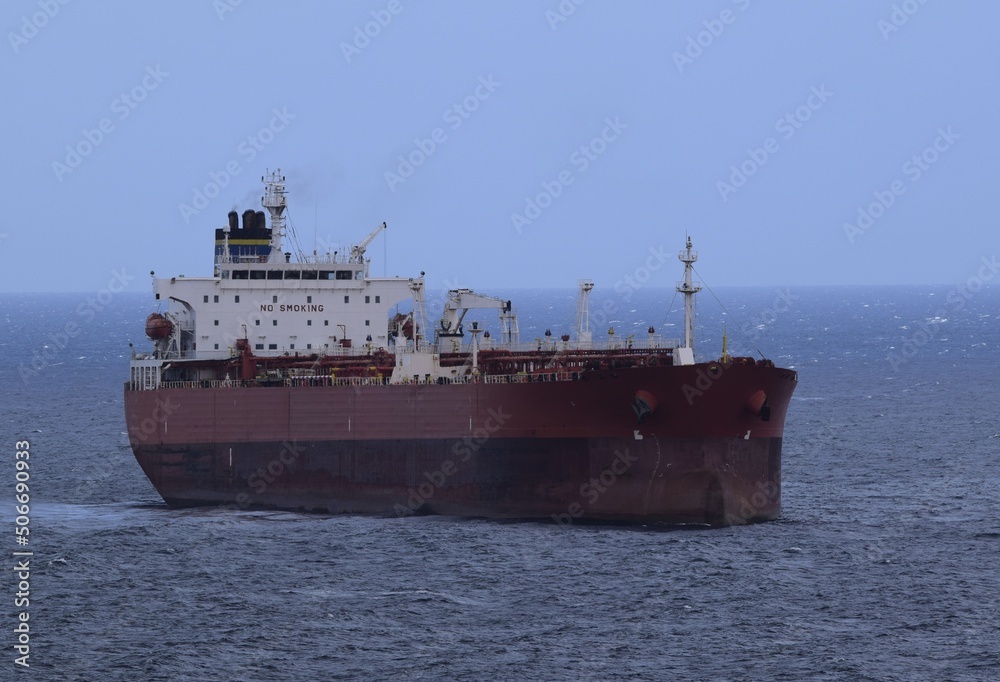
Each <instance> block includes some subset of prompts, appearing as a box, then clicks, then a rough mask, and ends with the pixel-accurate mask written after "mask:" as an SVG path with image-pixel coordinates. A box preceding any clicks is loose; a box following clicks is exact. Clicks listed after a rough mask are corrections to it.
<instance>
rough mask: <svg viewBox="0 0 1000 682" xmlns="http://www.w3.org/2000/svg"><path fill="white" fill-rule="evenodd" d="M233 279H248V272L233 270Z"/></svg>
mask: <svg viewBox="0 0 1000 682" xmlns="http://www.w3.org/2000/svg"><path fill="white" fill-rule="evenodd" d="M233 279H250V273H249V272H248V271H246V270H233Z"/></svg>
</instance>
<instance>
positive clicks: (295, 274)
mask: <svg viewBox="0 0 1000 682" xmlns="http://www.w3.org/2000/svg"><path fill="white" fill-rule="evenodd" d="M285 279H302V273H301V272H300V271H299V270H285Z"/></svg>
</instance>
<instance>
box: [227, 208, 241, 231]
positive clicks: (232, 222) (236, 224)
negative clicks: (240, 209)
mask: <svg viewBox="0 0 1000 682" xmlns="http://www.w3.org/2000/svg"><path fill="white" fill-rule="evenodd" d="M238 229H240V214H239V213H237V212H236V211H230V212H229V231H230V232H235V231H236V230H238Z"/></svg>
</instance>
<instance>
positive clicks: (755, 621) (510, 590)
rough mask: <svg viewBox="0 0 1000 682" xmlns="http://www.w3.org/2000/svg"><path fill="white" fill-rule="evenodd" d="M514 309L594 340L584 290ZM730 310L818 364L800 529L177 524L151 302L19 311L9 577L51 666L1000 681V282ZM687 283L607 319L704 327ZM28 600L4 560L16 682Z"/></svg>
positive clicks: (703, 335)
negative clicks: (151, 477)
mask: <svg viewBox="0 0 1000 682" xmlns="http://www.w3.org/2000/svg"><path fill="white" fill-rule="evenodd" d="M510 293H511V295H510V297H511V298H513V299H514V300H515V304H517V305H518V309H519V312H520V314H521V331H522V338H523V339H526V338H534V337H535V336H540V335H541V334H542V332H543V331H544V329H545V328H551V329H552V331H553V333H554V334H559V333H563V332H564V331H568V329H569V327H570V325H571V324H572V320H573V317H574V311H575V303H574V294H573V292H571V291H518V292H510ZM716 294H718V295H719V298H720V299H721V300H722V302H723V303H724V304H725V307H726V308H727V309H728V310H729V312H730V313H731V317H730V318H728V321H727V322H726V329H727V331H728V336H729V342H730V346H731V350H732V351H734V352H735V353H737V354H745V353H747V352H748V351H752V349H753V347H754V346H756V347H758V348H760V350H761V351H763V353H764V354H765V355H767V356H768V357H770V358H772V359H773V360H774V361H775V362H776V363H777V364H779V365H781V366H785V367H793V368H795V369H796V370H797V371H798V373H799V387H798V389H797V391H796V394H795V397H794V399H793V402H792V405H791V408H790V410H789V413H788V421H787V426H786V431H785V442H784V457H783V461H784V464H783V479H784V485H783V503H784V512H783V515H782V517H781V519H780V520H779V521H776V522H772V523H767V524H759V525H754V526H749V527H739V528H723V529H708V528H700V527H694V528H658V527H645V526H602V525H574V526H571V527H562V526H558V525H556V524H555V523H544V522H503V523H500V522H490V521H484V520H477V519H461V518H443V517H411V518H395V517H386V518H379V517H364V516H344V517H326V516H318V515H306V514H296V513H286V512H233V511H223V510H219V509H213V508H209V509H202V510H185V511H173V510H170V509H167V508H166V507H165V506H164V505H163V503H162V501H161V500H160V499H159V497H158V496H157V494H156V492H155V491H154V490H153V488H152V486H151V485H150V484H149V483H148V481H147V480H146V479H145V477H144V476H143V474H142V472H141V471H140V469H139V467H138V465H137V464H136V462H135V460H134V459H133V457H132V455H131V452H130V450H129V448H128V444H127V440H126V438H125V434H124V430H125V426H124V420H123V414H122V383H123V381H124V380H125V378H126V376H127V367H128V356H129V352H128V350H129V349H128V343H129V342H130V341H131V342H134V343H135V344H136V346H137V347H138V348H140V349H146V347H147V344H146V342H145V341H144V339H143V335H142V324H143V320H144V319H145V316H146V314H148V312H150V311H151V309H152V302H151V300H150V299H151V296H149V295H148V294H120V295H118V296H115V297H112V298H111V300H106V298H105V299H102V300H98V299H96V298H93V297H88V296H87V295H31V296H13V295H3V296H0V386H2V389H0V391H2V396H3V409H2V410H0V423H2V425H3V427H2V431H3V447H4V449H5V452H6V453H7V454H6V455H5V456H4V458H3V461H4V462H6V464H5V465H4V466H3V469H2V470H3V471H5V472H6V473H0V481H3V483H2V485H0V498H2V499H0V509H2V510H3V517H2V518H3V523H2V529H3V531H4V532H3V533H0V536H3V537H6V540H4V541H2V542H3V545H4V546H5V548H6V556H7V559H5V562H4V568H5V569H9V568H13V566H14V564H15V561H14V557H13V555H12V553H13V552H14V551H18V550H25V549H27V550H30V551H32V552H33V556H32V557H31V560H30V561H31V574H30V605H29V606H28V608H27V611H28V612H29V614H30V621H29V623H30V659H29V662H30V666H31V667H30V675H31V677H32V678H33V679H46V680H48V679H53V680H313V679H358V680H370V679H385V678H407V679H431V680H437V679H441V680H445V679H491V678H499V679H537V680H578V679H597V680H603V679H613V678H614V679H619V678H620V679H649V680H806V679H808V680H852V681H853V680H995V679H998V678H1000V579H998V564H1000V419H998V414H997V412H998V408H997V406H998V405H1000V385H998V378H1000V372H998V367H1000V291H998V290H997V289H996V288H993V289H990V288H983V289H981V290H979V291H976V292H975V293H972V292H970V291H968V290H965V289H959V288H956V287H947V286H941V287H870V288H863V287H850V288H848V287H841V288H828V289H825V288H806V287H803V288H795V287H792V288H790V289H785V288H782V289H780V290H777V289H766V288H758V289H724V290H719V291H717V292H716ZM671 296H672V292H671V291H664V290H653V289H643V290H640V291H638V292H637V293H635V294H634V295H632V296H630V297H629V300H625V299H624V298H623V297H621V296H619V295H618V294H616V293H614V292H613V291H608V292H603V293H602V292H601V291H600V289H596V290H595V291H594V295H593V299H592V311H595V312H593V313H592V320H593V326H594V328H595V330H599V331H601V333H603V331H604V330H605V326H614V327H615V329H616V333H618V334H631V333H636V334H638V335H640V336H641V335H642V334H644V333H645V330H646V328H647V327H648V326H649V325H653V326H655V327H656V328H657V331H658V332H663V333H665V334H667V335H672V336H679V335H680V334H679V332H678V331H677V330H678V329H679V322H680V320H679V317H678V315H677V314H676V312H675V313H673V314H672V315H665V310H666V307H667V304H668V303H669V302H670V299H671ZM88 298H90V299H92V300H93V303H91V302H90V301H88ZM676 306H677V303H676V301H675V302H674V308H675V310H676ZM699 306H700V307H699V331H698V334H699V341H700V346H699V347H700V349H701V350H700V355H701V356H702V357H703V358H708V357H710V356H713V355H718V353H719V350H720V349H721V337H722V328H723V319H724V317H723V314H722V311H721V309H720V308H719V306H718V304H716V303H715V301H714V299H713V298H712V297H711V295H709V293H708V292H704V293H703V294H702V295H701V299H700V304H699ZM431 319H433V317H432V318H431ZM480 319H483V320H484V321H485V322H487V323H491V324H492V323H493V322H494V321H493V320H492V319H491V318H490V317H489V316H481V317H480ZM597 335H598V334H596V333H595V336H597ZM18 440H29V441H30V443H31V446H30V452H31V459H30V466H31V468H30V496H31V499H30V524H29V528H30V536H29V544H28V545H27V546H25V547H19V546H17V545H16V543H15V539H16V536H15V509H14V499H13V496H14V483H15V474H16V472H15V467H14V450H15V442H16V441H18ZM17 590H18V579H17V577H16V574H15V572H14V571H11V570H4V571H3V578H2V579H0V599H2V601H3V604H4V605H5V606H4V609H3V611H2V613H3V627H2V628H0V651H3V652H4V658H3V660H2V661H0V671H2V672H0V679H15V678H14V674H15V673H16V672H21V671H18V670H17V668H18V667H19V666H17V665H15V663H14V659H15V657H16V656H17V655H18V654H17V653H16V652H15V650H14V648H13V646H14V644H16V637H17V635H16V633H14V628H15V625H16V622H17V621H16V618H17V615H16V614H17V613H18V612H20V611H22V610H24V609H20V608H15V606H14V599H15V592H16V591H17ZM18 679H20V678H18ZM24 679H28V676H24Z"/></svg>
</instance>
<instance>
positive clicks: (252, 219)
mask: <svg viewBox="0 0 1000 682" xmlns="http://www.w3.org/2000/svg"><path fill="white" fill-rule="evenodd" d="M256 222H257V214H256V213H254V211H253V209H252V208H248V209H247V210H245V211H243V229H244V230H252V229H253V228H254V224H255V223H256Z"/></svg>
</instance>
